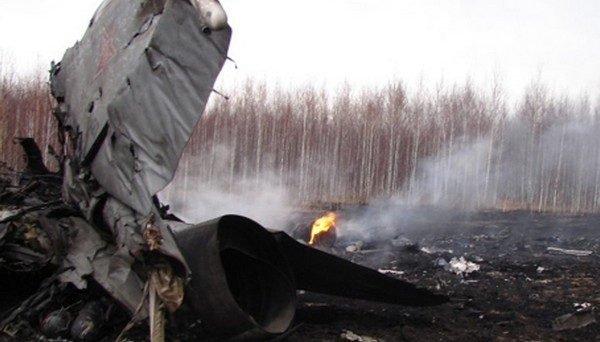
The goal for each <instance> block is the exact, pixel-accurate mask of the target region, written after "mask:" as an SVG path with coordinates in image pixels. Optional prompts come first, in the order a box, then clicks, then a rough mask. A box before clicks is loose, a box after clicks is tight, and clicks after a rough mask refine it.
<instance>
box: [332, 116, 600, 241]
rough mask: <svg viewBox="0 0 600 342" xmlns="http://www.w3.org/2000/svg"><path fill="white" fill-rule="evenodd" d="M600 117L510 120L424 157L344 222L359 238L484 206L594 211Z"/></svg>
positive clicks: (599, 200)
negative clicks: (396, 187) (393, 188)
mask: <svg viewBox="0 0 600 342" xmlns="http://www.w3.org/2000/svg"><path fill="white" fill-rule="evenodd" d="M599 129H600V123H599V122H598V120H594V119H593V118H590V117H579V118H575V119H571V120H556V121H555V122H552V123H551V124H547V125H545V126H540V125H538V126H535V125H533V124H532V123H530V122H527V121H524V120H520V119H510V120H507V121H506V122H505V123H504V124H503V125H502V126H498V127H496V128H495V129H492V130H491V132H492V133H490V134H488V135H485V136H480V137H474V138H468V137H463V138H460V139H456V140H455V141H453V142H452V143H448V144H447V146H446V147H445V148H442V149H440V150H439V151H437V152H436V153H435V155H432V156H428V157H426V158H422V159H421V160H419V162H418V165H417V167H416V168H415V171H414V174H413V175H412V177H410V179H409V180H408V181H407V183H406V184H405V186H404V189H403V191H401V192H400V193H398V194H396V195H394V196H392V197H391V198H388V199H385V200H376V201H372V202H371V203H370V204H369V206H368V207H366V208H362V209H360V210H355V211H354V213H353V214H351V215H349V216H348V217H346V219H345V220H344V221H343V222H340V226H341V227H340V228H341V229H340V231H341V235H342V236H345V237H346V238H347V239H350V240H351V239H355V240H363V241H365V240H366V241H369V240H381V239H393V238H397V237H398V236H402V234H403V233H406V232H414V231H415V230H419V229H426V230H430V231H431V230H435V227H436V222H442V221H446V222H447V221H448V220H452V219H453V217H455V216H456V215H469V213H475V212H477V211H480V210H531V211H551V212H572V213H582V212H596V211H598V210H599V209H600V135H599V134H598V132H599Z"/></svg>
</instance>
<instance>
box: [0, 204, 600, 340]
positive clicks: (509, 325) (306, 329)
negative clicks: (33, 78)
mask: <svg viewBox="0 0 600 342" xmlns="http://www.w3.org/2000/svg"><path fill="white" fill-rule="evenodd" d="M429 212H431V211H429ZM343 214H344V213H343V210H342V211H341V215H343ZM448 214H449V213H448V212H445V215H446V216H445V217H446V219H445V220H444V222H440V220H438V219H437V218H436V219H428V217H433V216H435V215H429V216H423V218H422V219H421V220H420V221H418V222H417V221H415V222H412V223H411V224H410V229H403V232H402V233H401V234H398V235H397V236H395V237H393V238H392V239H384V240H381V241H378V240H377V239H374V240H371V241H361V242H360V244H362V246H361V247H360V248H358V250H354V249H350V248H347V247H348V246H356V242H357V241H354V242H352V243H351V242H349V241H345V242H344V241H343V240H342V242H339V243H338V244H336V245H335V246H334V247H333V248H332V249H330V250H329V252H330V253H333V254H335V255H338V256H341V257H344V258H346V259H349V260H352V261H354V262H356V263H359V264H362V265H366V266H369V267H371V268H375V269H380V270H381V271H382V272H388V273H390V274H391V276H394V277H399V278H402V279H404V280H407V281H409V282H411V283H414V284H416V285H418V286H420V287H425V288H429V289H432V290H434V291H436V292H440V293H444V294H448V295H449V296H450V297H451V302H450V303H448V304H444V305H441V306H436V307H425V308H413V307H404V306H396V305H389V304H381V303H374V302H366V301H359V300H349V299H345V298H338V297H332V296H325V295H319V294H313V293H307V292H301V293H299V294H298V311H297V315H296V320H295V325H296V328H295V329H293V330H292V331H291V332H290V333H289V334H288V335H287V336H285V337H282V338H280V339H281V340H287V341H360V339H358V338H359V337H360V338H362V341H432V340H433V341H464V340H465V339H470V340H476V341H593V340H598V337H597V336H598V335H599V333H600V329H599V326H598V324H597V323H596V322H595V320H596V316H597V314H596V311H595V307H596V306H598V305H599V303H600V290H599V289H598V286H597V284H598V281H599V280H600V279H599V278H600V275H599V274H598V272H597V270H598V265H599V259H598V254H597V251H598V250H599V249H598V247H599V245H600V239H599V238H598V234H597V229H598V225H600V215H557V214H544V213H531V212H526V211H511V212H502V211H480V212H477V213H454V214H450V215H448ZM400 224H401V223H400V222H399V225H400ZM340 228H341V227H340ZM576 254H577V255H576ZM461 256H462V257H464V259H465V260H467V261H470V262H473V263H475V264H477V265H479V267H480V268H479V270H478V271H474V272H471V273H468V274H456V273H453V272H451V271H449V270H448V269H447V268H446V269H445V268H444V267H443V262H444V261H450V260H451V259H452V258H455V257H456V258H459V257H461ZM315 267H318V265H315ZM29 281H30V282H31V283H35V282H36V281H39V279H35V278H32V279H29ZM3 283H4V284H6V283H5V282H3ZM33 288H34V286H32V287H30V288H27V289H26V287H20V288H18V289H17V288H15V287H12V288H10V287H9V288H4V289H3V292H2V295H3V297H4V298H18V296H19V295H20V296H21V297H22V296H23V295H24V293H23V292H27V291H32V290H33ZM25 290H26V291H25ZM9 302H11V301H6V300H3V301H2V303H3V305H2V310H3V311H4V310H6V309H7V306H8V303H9ZM12 302H14V301H12ZM116 311H118V310H115V311H114V312H116ZM565 315H566V316H565ZM561 316H563V320H562V321H561V320H560V319H559V317H561ZM112 317H113V320H112V321H110V322H108V324H107V325H106V329H107V332H109V337H107V338H106V339H105V340H106V341H108V340H111V339H114V337H115V336H116V334H117V333H118V331H119V329H120V328H121V327H122V326H123V325H124V324H125V323H126V318H124V317H119V316H118V315H113V316H112ZM173 320H176V318H173ZM561 322H562V323H561ZM111 331H112V332H111ZM167 332H168V336H170V337H171V338H173V339H175V338H176V339H178V340H180V341H193V340H197V339H198V338H202V339H203V340H209V341H210V340H213V339H212V338H211V337H210V335H209V334H208V333H206V331H205V329H204V327H202V324H201V323H200V324H198V322H189V321H187V322H184V321H179V322H176V323H173V324H171V325H170V326H169V328H168V329H167ZM129 336H130V340H132V341H143V340H145V338H146V337H145V336H146V329H145V328H144V327H138V328H136V329H134V330H133V331H132V332H131V333H130V335H129ZM369 338H371V339H372V340H370V339H369ZM0 340H2V341H5V340H11V339H9V338H8V337H7V336H6V335H4V336H3V337H0ZM42 340H43V339H42Z"/></svg>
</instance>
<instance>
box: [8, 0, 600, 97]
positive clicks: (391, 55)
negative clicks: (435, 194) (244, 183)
mask: <svg viewBox="0 0 600 342" xmlns="http://www.w3.org/2000/svg"><path fill="white" fill-rule="evenodd" d="M100 3H101V0H1V1H0V32H2V33H1V34H0V54H1V55H0V58H1V59H2V60H3V63H4V64H6V63H7V61H10V62H12V63H13V65H14V66H15V68H16V69H17V70H18V71H19V72H20V73H25V72H26V71H28V70H35V69H37V70H39V69H46V68H47V66H48V65H49V63H50V61H51V60H52V59H54V60H57V61H58V60H60V59H61V57H62V55H63V53H64V50H65V49H66V48H67V47H69V46H71V45H73V44H74V43H75V41H76V40H77V39H79V38H80V37H81V36H82V35H83V33H84V31H85V28H86V26H87V24H88V22H89V19H90V18H91V16H92V14H93V12H94V10H95V9H96V8H97V6H98V5H99V4H100ZM222 4H223V7H224V8H225V10H226V11H227V13H228V15H229V19H230V20H229V22H230V24H231V26H232V27H233V29H234V35H233V40H232V44H231V48H230V56H231V57H232V58H233V59H234V60H236V62H237V64H238V69H237V70H236V69H235V68H234V67H233V65H232V64H231V63H229V64H227V65H226V66H225V69H224V71H223V73H222V75H221V79H220V82H221V84H223V83H225V84H226V83H230V82H238V81H240V82H241V81H243V80H244V79H246V77H252V78H254V79H257V80H267V81H269V82H279V83H280V84H282V85H287V84H291V85H302V84H306V83H309V82H313V83H316V85H317V86H327V87H330V88H331V87H336V86H337V85H339V84H341V83H342V82H344V81H347V82H348V83H350V84H351V85H366V86H371V85H383V84H385V83H387V82H388V81H389V80H391V79H400V80H403V81H404V82H405V83H406V85H407V86H408V87H416V84H418V82H420V81H421V80H422V81H423V82H424V83H425V84H426V85H428V86H434V85H435V84H437V83H439V82H441V81H443V82H444V84H447V85H451V84H454V83H463V82H464V81H465V80H466V79H468V78H469V79H471V80H472V81H473V82H474V83H475V84H477V85H481V86H485V85H489V84H490V82H491V81H490V80H491V79H492V78H494V77H497V78H499V79H500V80H501V81H502V84H503V85H504V87H505V88H506V89H507V91H508V92H509V93H510V94H520V93H522V91H523V89H524V88H525V87H526V85H527V84H529V83H530V82H531V81H532V80H533V79H538V78H539V79H540V80H541V81H543V82H544V83H545V84H546V85H547V86H548V87H549V88H550V89H551V90H552V91H555V92H556V93H558V94H567V95H571V96H579V95H580V94H582V93H587V94H588V95H589V96H591V97H592V99H593V100H595V99H597V98H598V96H599V95H600V44H599V43H598V41H599V39H600V20H599V19H598V15H599V14H600V1H598V0H302V1H300V0H295V1H292V0H254V1H250V0H222Z"/></svg>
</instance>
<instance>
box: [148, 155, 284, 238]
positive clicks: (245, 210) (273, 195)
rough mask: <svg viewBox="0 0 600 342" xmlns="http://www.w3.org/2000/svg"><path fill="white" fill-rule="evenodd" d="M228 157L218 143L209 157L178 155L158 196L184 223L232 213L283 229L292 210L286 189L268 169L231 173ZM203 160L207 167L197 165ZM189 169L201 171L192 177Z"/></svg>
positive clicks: (230, 161) (268, 226)
mask: <svg viewBox="0 0 600 342" xmlns="http://www.w3.org/2000/svg"><path fill="white" fill-rule="evenodd" d="M231 157H232V152H231V150H230V149H229V148H227V147H226V146H223V145H219V146H215V148H214V149H213V153H212V154H211V155H210V156H206V157H204V158H190V157H189V156H188V157H187V158H182V161H181V163H180V167H179V169H178V170H177V174H176V176H175V179H174V180H173V182H171V183H170V184H169V186H168V187H167V188H165V189H164V190H163V191H162V192H161V193H160V194H159V198H160V199H161V201H162V202H163V203H166V204H168V205H169V206H170V209H171V210H170V211H171V212H172V213H174V214H175V215H177V216H178V217H180V218H181V219H183V220H184V221H186V222H190V223H199V222H204V221H207V220H211V219H214V218H217V217H220V216H223V215H228V214H235V215H241V216H245V217H248V218H250V219H252V220H254V221H256V222H258V223H259V224H261V225H262V226H264V227H267V228H272V229H283V227H285V226H286V225H287V222H288V220H289V217H290V213H291V212H292V211H293V207H292V206H291V205H290V203H291V199H290V194H289V191H288V189H287V188H286V187H285V186H284V185H282V184H281V183H280V181H279V179H278V178H277V177H274V176H273V174H272V173H271V172H261V173H260V174H255V175H243V176H242V175H238V174H234V173H233V172H232V165H231V163H232V162H233V159H232V158H231ZM206 162H210V163H211V165H210V166H211V167H209V168H206V167H204V168H202V167H200V166H202V164H203V163H206ZM192 169H193V170H194V171H198V170H204V171H203V172H201V173H199V175H196V176H192V175H191V174H194V173H195V172H191V171H192ZM196 174H197V173H196Z"/></svg>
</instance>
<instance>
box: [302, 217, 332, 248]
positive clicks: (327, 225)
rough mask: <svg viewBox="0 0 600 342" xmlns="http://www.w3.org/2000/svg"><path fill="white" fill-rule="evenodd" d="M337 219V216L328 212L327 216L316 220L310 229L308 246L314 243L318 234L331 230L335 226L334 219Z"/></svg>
mask: <svg viewBox="0 0 600 342" xmlns="http://www.w3.org/2000/svg"><path fill="white" fill-rule="evenodd" d="M336 218H337V214H336V213H334V212H329V213H327V215H325V216H323V217H320V218H318V219H317V220H315V222H314V223H313V225H312V227H311V229H310V240H309V241H308V244H309V245H312V244H314V243H315V242H316V239H317V236H319V235H320V234H323V233H326V232H328V231H329V230H330V229H331V228H333V227H334V226H335V219H336Z"/></svg>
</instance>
